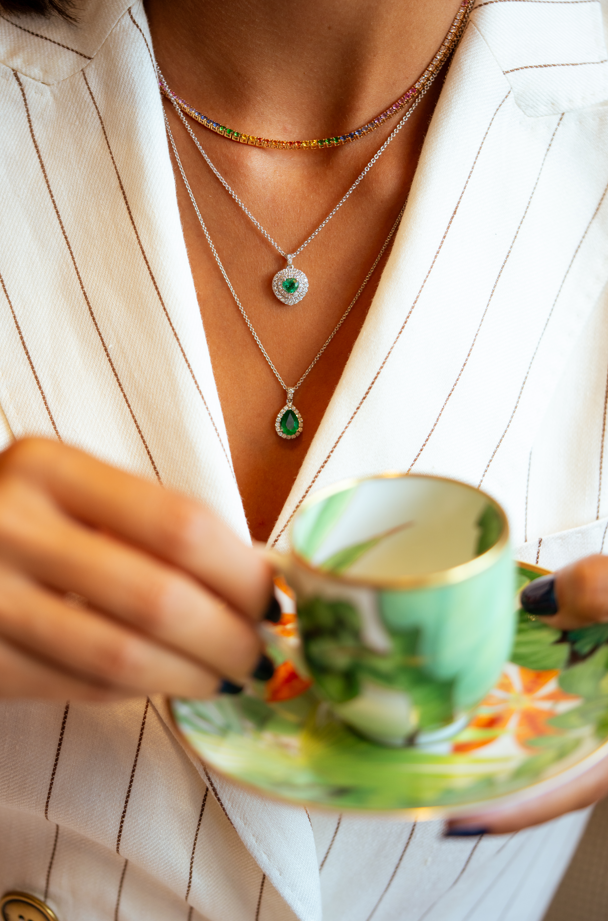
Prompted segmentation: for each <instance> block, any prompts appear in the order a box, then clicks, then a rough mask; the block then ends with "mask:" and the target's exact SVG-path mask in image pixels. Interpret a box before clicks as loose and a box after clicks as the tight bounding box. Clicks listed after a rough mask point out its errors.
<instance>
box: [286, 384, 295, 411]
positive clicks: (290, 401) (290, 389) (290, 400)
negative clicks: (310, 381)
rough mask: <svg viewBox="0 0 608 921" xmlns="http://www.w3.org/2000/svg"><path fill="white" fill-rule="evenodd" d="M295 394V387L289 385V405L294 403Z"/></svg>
mask: <svg viewBox="0 0 608 921" xmlns="http://www.w3.org/2000/svg"><path fill="white" fill-rule="evenodd" d="M293 394H294V389H293V387H288V388H287V405H288V406H291V405H292V404H293Z"/></svg>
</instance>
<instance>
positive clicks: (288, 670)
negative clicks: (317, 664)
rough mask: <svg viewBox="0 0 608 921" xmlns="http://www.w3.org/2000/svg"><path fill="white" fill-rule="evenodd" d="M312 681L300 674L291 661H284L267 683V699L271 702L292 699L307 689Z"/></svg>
mask: <svg viewBox="0 0 608 921" xmlns="http://www.w3.org/2000/svg"><path fill="white" fill-rule="evenodd" d="M311 684H312V681H308V680H307V679H306V678H302V677H301V675H298V673H297V671H296V670H295V668H294V667H293V665H292V663H291V662H283V663H282V664H281V665H279V666H278V667H277V668H276V669H275V673H274V675H273V676H272V678H271V679H270V681H269V682H268V683H267V684H266V700H267V702H268V703H270V704H275V703H278V702H279V701H281V700H291V699H292V697H298V696H299V695H300V694H303V693H304V691H307V690H308V688H309V687H310V686H311Z"/></svg>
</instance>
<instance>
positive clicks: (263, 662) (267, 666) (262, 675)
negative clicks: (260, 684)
mask: <svg viewBox="0 0 608 921" xmlns="http://www.w3.org/2000/svg"><path fill="white" fill-rule="evenodd" d="M273 675H274V665H273V664H272V660H271V659H269V658H268V656H260V661H259V662H258V664H257V665H256V667H255V670H254V672H253V677H254V678H256V679H257V680H258V681H268V680H269V679H270V678H272V676H273Z"/></svg>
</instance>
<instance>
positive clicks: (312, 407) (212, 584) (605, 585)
mask: <svg viewBox="0 0 608 921" xmlns="http://www.w3.org/2000/svg"><path fill="white" fill-rule="evenodd" d="M146 8H147V12H148V15H149V18H150V25H151V30H152V37H153V41H154V47H155V52H156V54H157V57H158V61H159V63H160V66H161V69H162V70H163V72H164V75H165V77H166V78H167V80H168V82H169V84H170V85H171V86H172V87H173V88H174V89H175V91H176V92H178V93H179V94H180V95H181V96H183V97H184V98H186V99H188V100H190V101H191V102H192V103H193V104H194V105H195V106H197V107H198V108H199V109H202V110H204V111H205V112H206V113H208V114H209V115H210V116H212V117H214V118H216V119H217V120H221V121H222V122H223V123H227V124H229V125H230V126H231V127H234V128H236V129H237V130H247V131H248V132H249V133H252V134H263V135H265V136H270V137H273V136H274V137H284V138H298V137H299V138H306V137H325V136H327V135H334V134H336V133H344V132H345V131H347V130H350V129H351V128H352V127H355V126H357V125H360V124H363V123H364V122H366V121H367V120H368V119H369V118H370V117H372V116H373V115H375V114H377V113H378V112H379V111H381V110H382V109H384V108H385V107H386V106H387V105H388V104H389V103H390V102H392V101H393V100H394V99H396V98H397V97H398V96H399V95H401V93H402V92H403V90H404V89H405V88H406V87H407V86H408V85H410V84H411V83H412V82H414V81H415V79H416V78H417V76H418V74H419V73H421V72H422V70H423V69H424V68H425V66H426V65H427V63H428V62H429V60H430V59H431V58H432V57H433V55H434V54H435V51H436V50H437V48H438V47H439V45H440V43H441V41H442V39H443V36H444V35H445V33H446V32H447V30H448V28H449V25H450V23H451V21H452V19H453V17H454V15H455V13H456V10H457V8H458V0H449V2H448V0H426V2H425V3H424V4H420V3H418V2H416V0H306V2H304V3H302V2H300V3H295V2H294V0H291V2H290V4H289V7H287V6H286V3H285V0H223V2H222V3H219V2H218V3H214V2H206V3H200V2H196V0H174V2H173V3H171V4H167V3H163V2H161V0H149V2H148V3H147V4H146ZM286 9H288V15H285V10H286ZM395 35H399V41H395V40H394V36H395ZM294 36H297V40H298V47H297V54H290V53H286V49H287V52H289V50H290V49H292V48H293V44H292V43H293V40H294ZM439 91H440V80H438V81H437V82H436V85H435V87H434V88H433V90H432V91H431V92H429V93H428V94H427V96H426V97H425V99H424V100H423V102H422V104H421V105H420V107H419V108H418V109H417V111H416V113H415V114H414V116H413V117H412V119H411V120H410V121H409V122H408V123H407V126H406V128H404V130H403V131H402V132H401V134H400V135H399V137H398V139H397V140H396V141H395V143H394V144H393V145H391V147H390V148H389V150H388V151H387V152H386V154H385V155H384V156H383V158H382V160H381V162H380V163H379V164H378V165H377V167H376V168H375V169H374V170H373V171H372V173H371V174H370V175H369V176H368V177H367V178H366V180H365V182H364V183H363V184H362V186H361V187H360V188H359V189H357V191H356V193H355V194H354V195H353V198H352V200H351V201H349V202H348V203H347V204H346V205H345V206H344V208H343V209H342V210H341V212H340V214H339V215H337V216H336V218H335V219H334V221H332V223H331V224H330V225H329V226H328V227H327V228H326V229H325V230H324V231H323V237H322V238H321V240H319V241H315V242H314V243H313V244H311V246H310V247H309V248H308V249H307V250H306V251H305V253H303V254H302V257H300V258H299V259H298V261H297V264H298V265H299V266H301V268H302V269H303V270H304V271H306V272H307V274H308V275H309V278H310V280H311V292H310V293H309V295H308V297H307V299H306V301H305V302H303V304H302V306H301V308H286V307H283V306H281V305H279V304H278V302H277V301H276V300H275V299H274V297H273V296H272V294H271V293H269V291H270V288H269V281H270V279H271V277H272V275H273V274H274V273H275V272H276V271H277V269H278V268H282V267H283V262H282V260H280V259H278V257H277V256H276V254H273V253H274V251H273V250H271V249H270V248H269V246H268V244H267V243H265V242H264V241H263V240H262V239H261V238H260V235H259V233H258V232H257V231H256V230H255V229H254V228H253V227H252V225H251V224H250V223H249V222H248V220H247V219H246V218H245V217H244V216H243V215H242V214H240V213H239V212H238V209H236V207H235V205H234V203H233V202H232V201H230V199H229V198H228V196H227V195H226V193H225V191H224V190H223V189H222V188H221V187H220V186H219V184H218V183H217V181H216V180H215V179H213V180H212V177H211V175H210V174H209V171H208V170H207V168H206V167H205V165H204V163H203V162H202V159H201V158H200V156H199V155H198V153H197V152H196V149H195V148H194V146H193V145H192V142H191V141H190V140H189V139H188V138H187V136H186V134H185V131H184V129H183V127H182V125H181V123H180V122H179V121H178V120H177V118H176V117H175V115H174V113H173V111H172V110H171V109H170V108H167V110H166V111H167V113H168V116H169V119H170V121H171V124H172V126H173V128H174V132H175V136H176V139H177V143H178V145H179V149H180V151H181V153H182V156H183V162H184V166H185V168H186V171H187V173H188V176H189V178H190V182H191V185H192V187H193V189H194V192H195V195H196V196H197V198H198V200H199V204H200V206H201V208H202V209H203V211H204V215H205V217H206V218H207V219H208V222H209V229H210V231H211V234H212V237H213V239H214V242H215V243H216V245H217V247H218V249H219V251H220V253H221V255H222V259H223V260H224V263H225V265H226V268H227V270H228V273H229V276H230V278H231V279H232V280H233V283H234V284H235V286H236V288H237V290H238V291H240V292H242V293H243V299H244V300H245V302H246V306H247V309H248V310H249V311H250V313H251V317H252V319H253V321H254V324H255V327H256V329H257V330H258V332H259V334H260V336H261V338H262V340H263V342H264V343H265V344H266V347H267V349H268V351H269V353H270V354H271V355H272V356H275V357H276V360H277V364H278V365H279V368H280V371H281V373H282V374H283V376H284V378H285V380H286V381H287V382H288V383H289V382H295V381H296V380H297V378H298V377H299V376H300V374H301V373H302V371H303V370H304V369H305V368H306V367H307V365H308V363H309V362H310V360H311V359H312V357H313V356H314V355H315V353H316V352H317V351H318V349H319V347H320V344H321V343H322V342H323V341H324V339H325V338H326V336H327V335H328V333H329V332H330V331H331V329H332V328H333V326H334V325H335V323H336V321H337V319H338V318H339V317H340V315H341V314H342V313H343V311H344V309H345V307H346V305H347V304H348V302H349V301H350V299H351V298H352V296H353V294H354V293H355V291H356V290H357V288H358V286H359V285H360V283H361V281H362V279H363V277H364V276H365V274H366V272H367V270H368V268H369V266H370V265H371V263H372V262H373V260H374V258H375V256H376V254H377V253H378V251H379V250H380V247H381V245H382V242H383V241H384V239H385V237H386V235H387V233H388V230H389V229H390V227H391V225H392V223H393V221H394V219H395V217H396V215H397V214H398V212H399V210H400V208H401V205H402V204H403V202H404V200H405V198H406V196H407V193H408V190H409V187H410V184H411V182H412V179H413V176H414V173H415V169H416V165H417V162H418V157H419V154H420V149H421V147H422V143H423V141H424V136H425V133H426V130H427V127H428V123H429V120H430V118H431V116H432V113H433V109H434V106H435V104H436V101H437V97H438V94H439ZM391 127H392V126H390V127H386V126H385V128H384V129H380V130H378V131H376V132H374V133H373V134H372V135H370V136H369V137H367V138H365V139H364V140H363V141H361V142H358V143H356V144H352V145H348V146H346V147H344V148H338V149H336V150H333V151H329V152H324V153H323V154H321V153H311V154H306V153H288V152H282V153H281V154H280V155H277V154H274V153H272V152H270V151H263V150H256V149H255V148H250V147H241V146H240V145H239V146H237V145H236V144H230V143H228V142H226V141H225V140H224V139H222V138H219V137H216V136H214V135H213V134H211V133H210V132H205V131H204V129H202V128H200V129H197V133H198V134H199V137H200V138H201V140H202V141H203V142H204V144H205V146H206V149H207V150H208V152H209V154H210V155H211V157H212V159H214V160H216V161H217V165H218V166H219V167H220V168H221V170H222V171H223V172H224V174H225V175H226V178H227V179H228V181H229V182H230V183H231V184H233V185H234V186H235V187H236V189H237V190H238V191H239V193H240V194H241V196H242V197H243V198H244V200H245V201H246V202H247V203H248V204H249V205H250V206H251V208H252V210H253V212H254V213H255V214H256V215H257V216H258V217H259V219H260V220H261V221H262V223H263V224H264V225H265V226H267V228H268V229H269V230H270V231H271V232H272V233H273V235H275V237H276V238H277V239H278V240H279V241H280V242H281V243H282V244H283V246H284V248H287V249H293V248H295V247H296V246H297V245H299V243H300V241H301V240H302V239H303V238H304V237H305V236H306V235H307V234H308V233H309V232H310V230H311V229H312V228H314V227H315V226H316V225H317V223H318V222H320V220H321V219H322V218H323V217H324V216H325V215H326V214H327V213H328V211H329V210H330V209H331V208H332V207H333V206H334V204H335V203H336V202H337V200H338V199H339V198H340V196H341V195H342V194H343V192H344V191H345V190H346V188H347V187H348V185H349V184H350V183H351V182H352V180H353V179H354V178H355V176H356V175H357V174H358V173H359V172H360V170H361V168H362V166H363V165H364V164H365V163H366V162H367V160H368V159H369V158H370V156H371V155H372V154H373V153H374V152H375V150H376V149H377V147H379V146H380V144H381V143H382V142H383V140H384V139H385V137H386V136H387V134H388V132H389V131H390V130H391ZM177 195H178V204H179V207H180V212H181V216H182V222H183V227H184V234H185V238H186V245H187V247H188V252H189V256H190V263H191V266H192V271H193V275H194V281H195V285H196V289H197V292H198V297H199V305H200V309H201V315H202V319H203V323H204V326H205V332H206V335H207V340H208V343H209V348H210V352H211V358H212V362H213V370H214V374H215V378H216V382H217V386H218V390H219V394H220V399H221V402H222V408H223V410H224V414H225V419H226V425H227V429H228V434H229V439H230V446H231V450H232V454H233V459H234V464H235V470H236V475H237V481H238V484H239V487H240V491H241V495H242V498H243V502H244V507H245V510H246V513H247V516H248V520H249V523H250V529H251V533H252V536H253V537H254V538H255V539H257V540H265V539H266V538H267V537H268V535H269V533H270V531H271V529H272V527H273V525H274V522H275V520H276V518H277V516H278V514H279V512H280V509H281V508H282V506H283V504H284V502H285V499H286V497H287V496H288V494H289V491H290V489H291V487H292V485H293V481H294V479H295V477H296V475H297V472H298V470H299V467H300V465H301V463H302V460H303V458H304V455H305V454H306V451H307V448H308V446H309V444H310V441H311V438H312V436H313V435H314V432H315V430H316V428H317V426H318V425H319V423H320V421H321V419H322V416H323V413H324V412H325V409H326V407H327V404H328V402H329V400H330V399H331V396H332V393H333V391H334V389H335V387H336V385H337V383H338V381H339V378H340V375H341V373H342V370H343V368H344V365H345V363H346V361H347V359H348V356H349V353H350V350H351V348H352V346H353V343H354V342H355V340H356V337H357V335H358V333H359V331H360V329H361V325H362V323H363V320H364V318H365V314H366V311H367V309H368V307H369V304H370V302H371V298H372V295H373V290H374V285H373V284H370V285H369V286H368V289H367V290H366V293H365V296H364V297H362V298H361V300H360V302H359V304H358V305H357V307H356V309H355V311H353V315H352V316H351V317H349V319H348V322H347V323H346V324H345V326H344V328H343V329H342V330H340V333H339V335H338V336H337V337H336V339H335V341H334V342H333V343H332V345H331V346H330V347H329V349H328V350H327V353H326V354H325V356H324V357H323V359H322V361H321V362H320V363H319V366H318V367H317V368H315V370H314V371H313V373H312V374H311V375H310V378H309V379H307V381H306V384H305V385H304V386H303V387H302V389H301V391H298V393H297V395H296V405H297V406H298V407H299V409H300V410H301V412H302V414H303V415H304V417H305V419H306V429H305V432H304V434H303V435H302V437H301V438H299V439H296V440H295V441H293V442H286V441H283V440H280V439H279V438H277V436H276V434H275V433H274V430H273V428H272V425H271V424H269V421H271V420H273V419H274V416H275V415H276V413H277V411H278V410H279V409H280V407H281V406H282V405H283V403H284V395H283V393H282V391H281V389H280V387H279V386H278V384H277V383H276V381H275V380H274V378H273V376H272V374H271V372H270V370H269V368H268V367H267V366H266V364H265V362H264V360H263V359H262V357H261V355H260V353H259V351H258V350H257V347H256V346H255V344H254V343H253V340H252V338H251V336H250V334H249V333H248V331H247V329H246V327H245V325H244V323H243V321H242V319H241V318H240V317H239V315H238V313H237V311H236V307H235V305H234V303H233V302H232V300H231V298H230V295H229V293H228V291H227V289H226V286H225V284H224V282H223V281H222V279H221V277H220V276H219V273H218V270H217V266H216V265H215V263H214V262H213V261H212V259H211V258H210V254H209V251H208V247H207V244H206V243H205V241H204V239H203V237H202V234H201V231H200V227H199V226H198V224H197V222H196V218H195V216H194V214H193V209H192V206H191V203H190V201H189V199H188V198H187V197H186V195H185V192H184V189H183V185H182V183H181V179H180V178H179V177H177ZM286 202H288V203H289V207H286ZM381 268H382V266H380V267H379V271H378V272H377V277H378V276H379V274H380V270H381ZM249 274H250V275H251V279H249V278H248V276H249ZM313 291H314V293H313ZM237 372H238V373H237ZM244 417H246V418H247V419H248V421H249V423H250V424H249V426H248V429H247V433H246V434H244V433H243V429H242V426H241V425H240V423H241V421H242V419H243V418H244ZM235 572H238V573H239V578H238V580H235V578H234V573H235ZM557 578H558V582H557V586H558V588H557V591H558V599H559V601H560V605H561V613H560V614H559V615H558V617H557V618H554V619H553V620H552V623H554V624H555V625H556V626H569V627H572V626H575V625H579V624H581V623H583V624H585V623H592V622H595V621H598V620H599V621H605V620H608V561H607V560H605V559H604V558H601V557H600V558H592V559H590V560H588V561H583V563H579V564H577V565H576V566H574V567H569V568H568V569H565V570H563V571H562V572H560V573H559V574H558V577H557ZM271 588H272V573H271V570H270V567H269V565H268V563H267V562H266V561H265V559H264V557H263V556H262V554H261V553H260V552H259V551H258V550H256V549H254V548H251V547H248V546H246V545H245V544H243V543H242V542H241V541H240V540H239V539H238V538H237V537H236V536H235V535H234V534H233V533H232V532H231V531H230V530H229V529H228V528H227V527H226V526H225V525H224V524H223V523H222V522H221V521H219V520H218V519H217V518H216V517H215V516H214V515H213V514H212V513H211V512H210V511H209V510H208V509H206V508H205V507H204V506H203V505H201V504H200V503H198V502H195V501H194V500H192V499H189V498H186V497H184V496H181V495H178V494H177V493H174V492H172V491H171V490H169V489H162V488H161V487H160V486H158V485H157V484H154V483H150V482H148V481H143V480H140V479H138V478H136V477H133V476H131V475H130V474H127V473H124V472H123V471H120V470H116V469H114V468H112V467H110V466H108V465H106V464H103V463H101V462H100V461H98V460H96V459H94V458H92V457H90V456H88V455H86V454H84V453H83V452H81V451H77V450H75V449H74V448H70V447H68V446H65V445H62V444H57V443H54V442H49V441H45V440H41V439H27V440H23V441H20V442H17V443H16V444H14V445H13V446H12V447H10V448H9V449H8V450H6V451H4V452H3V453H2V454H0V697H4V698H7V699H10V698H24V697H29V698H37V699H44V700H61V701H63V700H65V699H66V698H70V699H72V700H83V701H102V702H107V701H112V700H115V699H119V698H124V697H129V696H139V695H142V694H151V693H164V694H169V695H176V696H192V697H208V696H212V695H213V694H214V693H215V692H216V690H217V687H218V684H219V682H220V680H221V679H222V678H228V679H230V680H231V681H233V682H237V683H238V682H241V681H243V680H244V679H245V678H246V677H247V676H248V675H249V674H250V673H251V672H252V670H253V669H254V667H255V665H256V662H257V661H258V658H259V656H260V653H261V644H260V641H259V639H258V636H257V633H256V631H255V624H256V622H257V621H259V620H260V618H261V617H262V616H263V612H264V610H265V609H266V606H267V604H268V602H269V599H270V597H271ZM85 599H86V600H85ZM606 792H608V767H607V766H606V765H604V764H602V765H598V767H597V768H595V769H594V770H593V771H591V772H589V773H588V774H587V775H586V777H585V778H584V779H583V780H579V781H577V784H576V785H573V786H571V787H566V788H564V789H563V790H562V791H560V792H559V793H558V794H554V795H553V796H552V797H546V798H544V799H542V800H540V799H539V800H537V801H535V802H534V803H532V804H529V805H528V806H526V807H522V808H521V809H519V810H511V811H509V812H508V813H502V814H498V813H496V814H494V815H492V816H490V815H485V816H472V817H470V820H466V822H465V820H462V821H461V822H459V824H460V825H464V824H467V823H468V824H469V825H475V826H479V825H483V826H485V827H487V828H489V829H490V830H492V831H497V832H504V831H510V830H515V829H516V828H520V827H524V826H525V825H528V824H534V823H536V822H540V821H545V820H546V819H548V818H551V817H552V816H555V815H559V814H561V813H563V812H565V811H568V810H570V809H574V808H580V807H582V806H584V805H587V804H589V803H591V802H594V801H595V800H596V799H598V798H599V797H601V796H603V795H605V794H606Z"/></svg>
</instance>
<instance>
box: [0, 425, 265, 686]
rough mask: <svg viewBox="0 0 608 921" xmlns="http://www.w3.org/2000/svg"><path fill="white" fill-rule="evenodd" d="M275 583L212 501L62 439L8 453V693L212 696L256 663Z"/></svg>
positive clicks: (4, 626) (3, 549)
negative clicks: (259, 630) (258, 626)
mask: <svg viewBox="0 0 608 921" xmlns="http://www.w3.org/2000/svg"><path fill="white" fill-rule="evenodd" d="M271 590H272V578H271V572H270V568H269V566H268V564H267V563H266V562H265V560H264V559H263V558H262V556H261V555H260V554H259V553H258V552H256V551H254V550H252V549H251V548H250V547H247V546H246V545H245V544H243V543H242V542H241V541H240V540H239V539H238V538H237V537H236V536H235V535H234V534H233V533H232V532H231V531H230V529H229V528H228V527H227V526H226V525H225V524H223V523H222V522H221V521H220V520H219V519H218V518H216V517H215V515H213V514H212V513H211V512H210V511H208V510H207V509H206V508H205V507H204V506H202V505H201V504H200V503H198V502H195V501H194V500H192V499H189V498H187V497H185V496H182V495H179V494H177V493H174V492H171V491H170V490H168V489H163V488H162V487H160V486H158V485H156V484H154V483H149V482H147V481H145V480H141V479H138V478H137V477H135V476H131V475H130V474H128V473H124V472H122V471H120V470H117V469H115V468H113V467H110V466H108V465H107V464H103V463H101V462H100V461H98V460H95V459H94V458H92V457H90V456H89V455H87V454H84V453H83V452H81V451H77V450H75V449H74V448H69V447H66V446H64V445H60V444H57V443H55V442H50V441H45V440H42V439H27V440H24V441H21V442H17V443H16V444H14V445H13V446H11V447H10V448H9V449H8V450H6V451H4V452H3V453H2V454H0V698H17V697H22V698H23V697H33V698H45V699H49V700H52V699H66V698H71V699H73V700H74V699H80V700H90V701H91V700H92V701H107V700H113V699H115V698H118V697H125V696H133V695H145V694H150V693H154V692H162V693H165V694H172V695H178V696H191V697H208V696H211V695H213V694H214V693H216V692H217V689H218V687H219V685H220V682H221V680H222V679H223V678H227V679H229V680H230V681H231V682H234V683H237V684H238V683H241V682H242V681H244V680H245V679H246V678H247V677H248V676H250V675H251V673H252V672H253V671H254V670H255V669H256V665H257V664H258V663H259V661H260V655H261V643H260V640H259V639H258V637H257V634H256V631H255V623H256V622H257V621H258V620H259V619H261V617H262V616H263V613H264V610H265V608H266V607H267V605H268V603H269V601H270V598H271ZM66 596H67V597H66ZM84 599H86V601H85V600H84Z"/></svg>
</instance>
